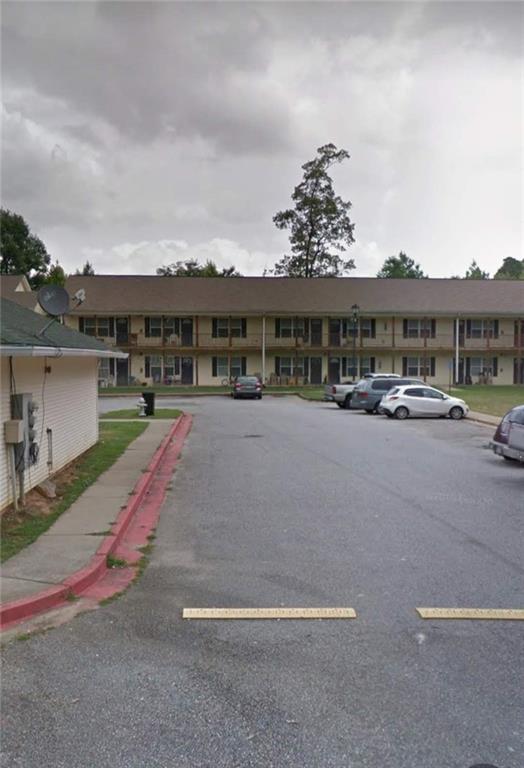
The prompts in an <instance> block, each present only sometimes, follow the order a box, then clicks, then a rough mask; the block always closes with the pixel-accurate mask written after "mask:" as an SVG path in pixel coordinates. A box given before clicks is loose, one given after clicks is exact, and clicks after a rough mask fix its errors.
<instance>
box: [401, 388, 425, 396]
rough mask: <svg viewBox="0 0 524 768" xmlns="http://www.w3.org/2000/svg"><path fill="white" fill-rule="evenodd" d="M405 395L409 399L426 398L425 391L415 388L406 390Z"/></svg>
mask: <svg viewBox="0 0 524 768" xmlns="http://www.w3.org/2000/svg"><path fill="white" fill-rule="evenodd" d="M404 394H405V395H407V396H408V397H424V390H423V389H420V388H419V387H414V388H413V389H406V391H405V392H404Z"/></svg>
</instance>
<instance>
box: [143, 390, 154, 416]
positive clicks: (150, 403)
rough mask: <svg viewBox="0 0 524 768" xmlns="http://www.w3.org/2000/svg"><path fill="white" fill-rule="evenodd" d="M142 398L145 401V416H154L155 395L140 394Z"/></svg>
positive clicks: (150, 393)
mask: <svg viewBox="0 0 524 768" xmlns="http://www.w3.org/2000/svg"><path fill="white" fill-rule="evenodd" d="M142 397H143V398H144V400H145V401H146V416H154V415H155V393H154V392H142Z"/></svg>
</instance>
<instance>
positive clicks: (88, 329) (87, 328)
mask: <svg viewBox="0 0 524 768" xmlns="http://www.w3.org/2000/svg"><path fill="white" fill-rule="evenodd" d="M83 320H84V322H83V326H84V328H83V329H82V323H80V330H81V331H82V330H83V333H86V334H87V335H88V336H96V318H95V317H85V318H83Z"/></svg>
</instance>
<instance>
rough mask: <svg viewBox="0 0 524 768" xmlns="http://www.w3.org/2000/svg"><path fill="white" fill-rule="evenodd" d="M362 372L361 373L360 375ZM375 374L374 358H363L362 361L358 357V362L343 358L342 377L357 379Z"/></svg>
mask: <svg viewBox="0 0 524 768" xmlns="http://www.w3.org/2000/svg"><path fill="white" fill-rule="evenodd" d="M359 371H360V373H359ZM374 372H375V358H374V357H361V358H360V359H359V358H358V357H357V359H356V360H353V358H352V357H343V358H342V376H343V377H344V376H350V377H351V378H356V377H358V376H360V378H362V376H365V374H366V373H374Z"/></svg>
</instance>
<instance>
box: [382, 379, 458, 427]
mask: <svg viewBox="0 0 524 768" xmlns="http://www.w3.org/2000/svg"><path fill="white" fill-rule="evenodd" d="M379 410H380V412H381V413H385V414H386V416H394V417H395V418H396V419H407V418H408V416H433V417H438V416H440V417H443V416H449V418H450V419H463V418H464V416H467V415H468V413H469V407H468V406H467V405H466V403H465V402H464V400H460V398H458V397H451V396H450V395H446V394H445V392H441V391H440V389H435V387H428V386H422V387H421V386H418V387H414V386H412V385H407V386H399V387H392V388H391V389H390V390H389V392H387V393H386V394H385V395H384V397H383V398H382V400H381V403H380V408H379Z"/></svg>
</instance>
